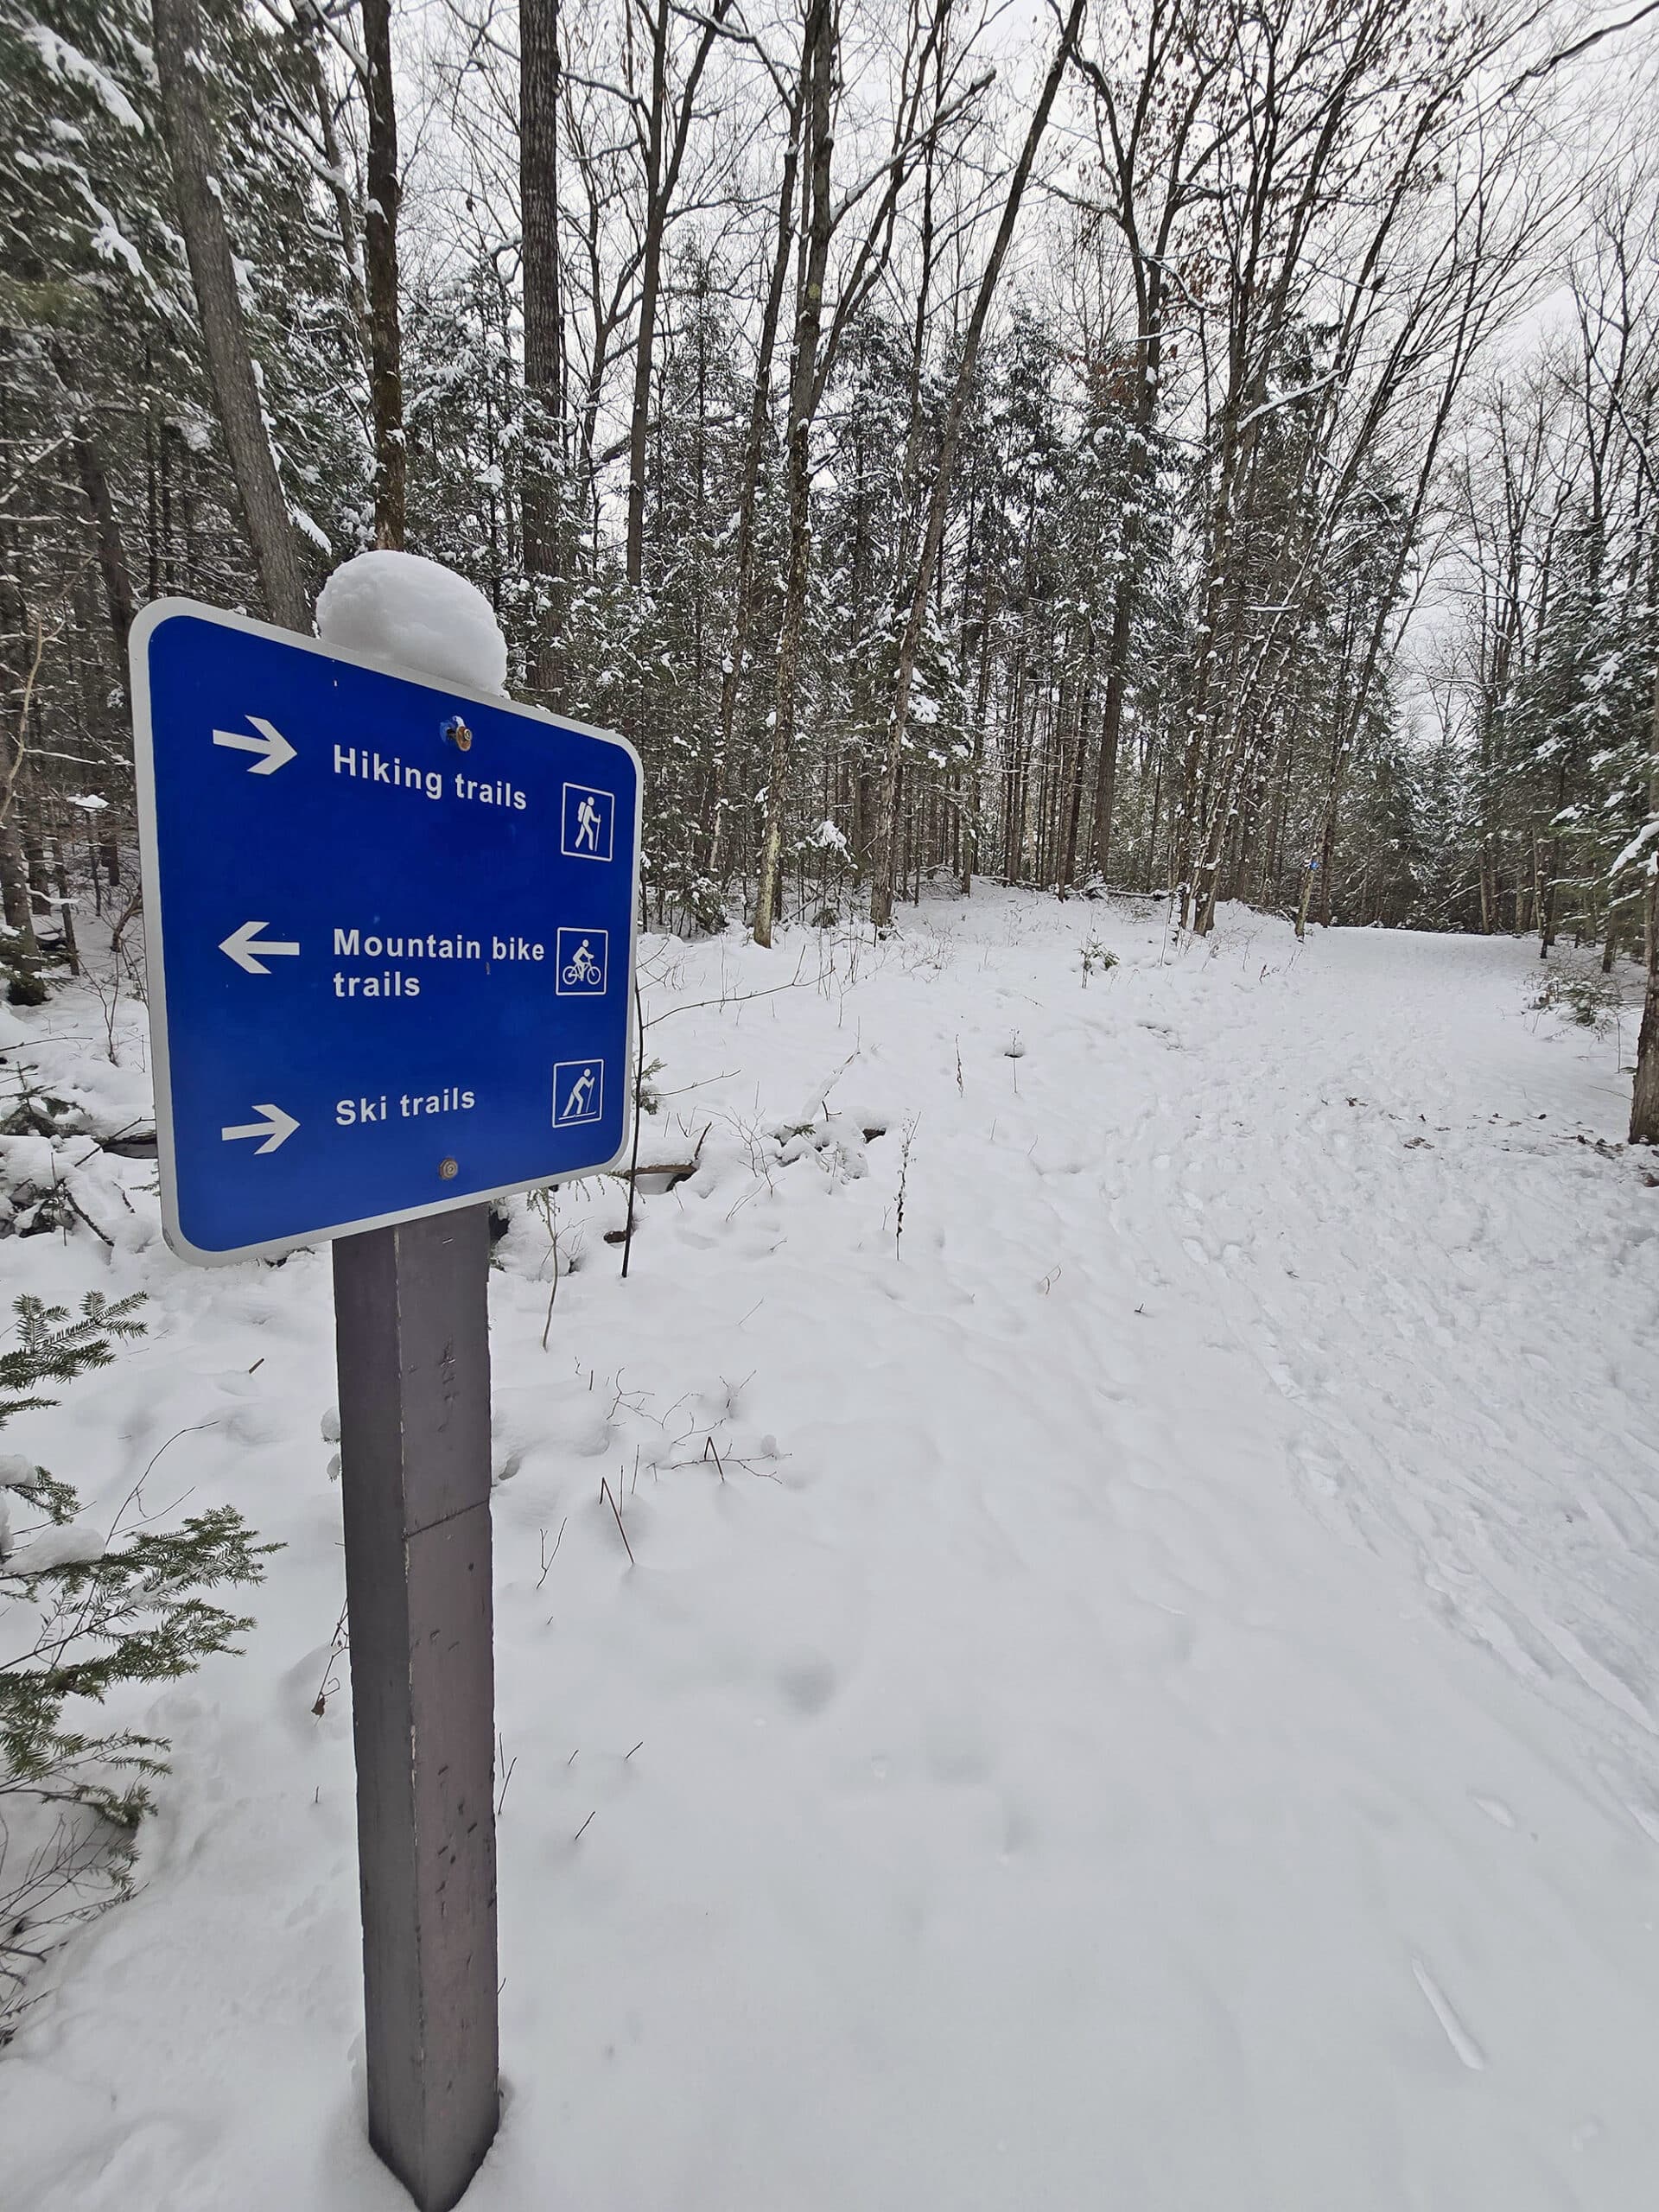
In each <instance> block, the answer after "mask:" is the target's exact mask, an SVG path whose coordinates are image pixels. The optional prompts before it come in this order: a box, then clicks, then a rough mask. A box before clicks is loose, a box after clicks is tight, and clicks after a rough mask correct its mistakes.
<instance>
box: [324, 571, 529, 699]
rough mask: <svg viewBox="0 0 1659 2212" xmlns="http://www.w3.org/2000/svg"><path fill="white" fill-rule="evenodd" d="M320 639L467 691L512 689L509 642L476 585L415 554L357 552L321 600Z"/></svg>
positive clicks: (343, 649)
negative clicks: (508, 652) (455, 685)
mask: <svg viewBox="0 0 1659 2212" xmlns="http://www.w3.org/2000/svg"><path fill="white" fill-rule="evenodd" d="M317 635H318V636H319V637H320V638H321V639H322V641H323V643H324V645H338V646H339V647H340V651H341V652H348V653H367V654H369V655H370V656H371V657H372V658H373V659H375V660H384V661H390V662H391V663H392V664H393V665H394V666H396V667H397V668H405V669H408V670H410V671H411V672H412V673H414V674H416V675H420V676H427V677H432V678H433V679H434V680H435V682H437V683H459V684H461V685H463V686H464V687H465V688H466V689H467V690H470V691H499V692H503V693H505V690H506V688H507V641H506V639H505V638H504V637H503V636H502V634H501V626H500V624H499V622H498V621H497V620H496V619H495V613H494V610H493V608H492V607H491V605H490V602H489V601H488V600H487V599H486V598H485V596H484V594H483V593H482V592H481V591H480V590H479V588H478V587H477V586H476V585H475V584H469V583H468V582H467V579H466V577H465V576H458V575H456V574H455V572H454V569H446V568H444V567H443V566H442V564H441V563H438V562H436V561H428V560H426V559H424V558H423V556H422V555H420V554H418V553H359V555H358V556H357V557H356V558H355V559H354V560H351V561H346V562H342V563H341V564H340V567H339V568H338V569H335V570H334V574H333V575H332V576H330V577H329V579H328V581H327V583H326V584H324V586H323V588H322V589H321V593H320V594H318V597H317Z"/></svg>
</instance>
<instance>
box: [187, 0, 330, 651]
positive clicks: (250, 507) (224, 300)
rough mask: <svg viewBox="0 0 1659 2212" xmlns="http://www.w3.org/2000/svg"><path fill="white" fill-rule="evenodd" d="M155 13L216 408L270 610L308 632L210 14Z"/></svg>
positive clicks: (191, 9)
mask: <svg viewBox="0 0 1659 2212" xmlns="http://www.w3.org/2000/svg"><path fill="white" fill-rule="evenodd" d="M153 16H154V23H155V32H156V74H157V77H158V78H159V79H160V84H161V93H162V127H163V130H164V131H165V133H166V137H167V150H168V160H169V162H170V163H171V165H172V170H173V190H174V197H175V200H176V202H177V206H178V211H179V228H180V230H181V232H182V233H183V237H184V250H185V255H186V257H187V258H188V262H189V264H190V276H191V280H192V282H193V283H194V287H195V294H196V307H197V310H198V313H199V314H200V318H201V337H202V347H203V351H204V352H205V353H206V355H207V374H208V379H209V381H210V383H211V385H212V386H213V404H214V406H215V408H216V410H217V411H218V415H219V427H220V429H221V430H222V431H223V433H224V436H225V443H226V447H227V448H228V449H229V452H230V456H231V467H232V471H233V473H234V474H235V477H236V484H237V490H238V493H240V495H241V500H242V508H243V512H244V514H245V517H246V518H247V525H248V537H249V542H250V543H251V546H252V549H253V557H254V563H255V566H256V567H257V569H258V572H259V582H260V585H261V588H262V589H263V591H264V599H265V606H266V608H267V610H268V611H269V613H270V616H271V619H272V620H274V621H276V622H277V623H279V624H281V625H282V626H283V627H284V628H285V629H289V630H308V629H309V628H310V626H311V621H310V607H309V602H308V594H307V592H306V588H305V581H304V577H303V575H302V571H301V568H300V558H299V548H298V546H297V544H296V540H295V533H294V528H293V524H291V522H290V521H289V512H288V501H287V499H286V498H285V497H284V495H283V486H282V481H281V479H280V478H279V477H278V475H277V461H276V457H275V455H274V454H272V452H271V449H270V432H269V430H268V429H267V428H266V424H265V418H264V410H263V409H262V407H261V405H260V401H259V385H258V380H257V378H256V376H255V374H254V366H253V355H252V353H251V349H250V347H249V345H248V334H247V327H246V325H245V322H244V321H243V317H242V302H241V298H240V296H239V294H238V290H237V283H236V265H235V263H234V261H233V260H232V254H231V242H230V239H229V238H228V236H227V235H226V229H225V211H224V207H223V205H222V203H221V201H220V199H219V190H218V180H217V177H216V175H215V174H214V170H215V162H214V156H213V137H212V133H211V131H210V130H209V128H208V124H207V108H206V106H205V105H204V103H203V100H202V97H201V88H200V84H199V82H198V79H197V70H198V68H199V67H200V59H199V57H200V48H201V44H202V30H201V17H200V11H199V10H198V8H197V5H196V0H153Z"/></svg>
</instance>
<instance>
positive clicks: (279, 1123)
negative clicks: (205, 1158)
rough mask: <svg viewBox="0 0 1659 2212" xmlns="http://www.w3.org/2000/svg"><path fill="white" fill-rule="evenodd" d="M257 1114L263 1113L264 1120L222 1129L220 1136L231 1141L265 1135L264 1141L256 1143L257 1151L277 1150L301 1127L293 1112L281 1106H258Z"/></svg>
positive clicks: (227, 1141) (256, 1108) (255, 1148)
mask: <svg viewBox="0 0 1659 2212" xmlns="http://www.w3.org/2000/svg"><path fill="white" fill-rule="evenodd" d="M253 1110H254V1112H255V1113H256V1114H263V1115H264V1117H265V1118H264V1121H263V1122H243V1123H242V1124H241V1126H240V1127H239V1128H234V1129H221V1130H220V1131H219V1135H220V1137H221V1138H222V1139H223V1140H224V1141H226V1143H229V1142H230V1141H232V1139H234V1138H237V1137H263V1138H264V1143H263V1144H260V1145H256V1146H255V1147H254V1150H255V1151H256V1152H275V1151H276V1149H277V1146H278V1145H279V1144H286V1143H287V1142H288V1141H289V1137H291V1136H292V1135H293V1134H294V1132H295V1130H296V1129H297V1128H299V1126H300V1125H299V1123H298V1122H296V1120H295V1118H294V1116H292V1115H291V1114H284V1113H283V1109H282V1108H281V1107H280V1106H256V1107H255V1108H254V1109H253Z"/></svg>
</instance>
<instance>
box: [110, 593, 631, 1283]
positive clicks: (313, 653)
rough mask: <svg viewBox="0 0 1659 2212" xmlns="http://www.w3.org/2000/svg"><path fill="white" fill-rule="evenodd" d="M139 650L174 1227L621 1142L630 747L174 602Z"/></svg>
mask: <svg viewBox="0 0 1659 2212" xmlns="http://www.w3.org/2000/svg"><path fill="white" fill-rule="evenodd" d="M131 652H132V692H133V719H134V736H135V741H136V749H137V767H138V801H139V831H140V839H141V843H142V848H143V878H144V912H145V927H146V933H147V940H148V948H149V1003H150V1022H151V1030H152V1035H153V1038H154V1046H155V1059H156V1091H157V1098H156V1121H157V1134H158V1136H159V1138H160V1141H161V1167H162V1205H163V1217H164V1220H165V1223H166V1229H167V1236H168V1243H170V1244H171V1245H172V1247H173V1249H175V1251H176V1252H178V1253H179V1254H180V1255H181V1256H182V1257H183V1258H186V1259H188V1260H193V1261H196V1262H202V1263H204V1264H210V1265H211V1264H215V1263H217V1262H222V1261H227V1260H233V1259H238V1258H243V1257H245V1256H247V1255H251V1254H255V1253H270V1252H277V1251H283V1250H286V1249H289V1248H291V1247H292V1246H294V1245H296V1244H301V1243H308V1242H311V1241H314V1240H315V1239H317V1238H320V1237H327V1236H343V1235H346V1234H349V1233H353V1232H355V1231H357V1230H365V1229H372V1228H377V1227H379V1226H382V1225H384V1224H386V1223H389V1222H394V1221H406V1220H410V1219H412V1218H413V1217H416V1215H419V1214H425V1213H436V1212H442V1211H447V1210H448V1208H450V1207H454V1206H461V1205H476V1204H477V1203H478V1202H479V1200H480V1199H482V1198H493V1197H497V1196H499V1195H502V1194H503V1193H505V1192H509V1191H515V1190H524V1189H527V1188H530V1187H531V1186H533V1185H537V1184H540V1183H547V1182H551V1181H554V1180H556V1179H558V1178H560V1177H562V1176H569V1175H580V1174H586V1173H593V1172H594V1171H595V1170H597V1169H602V1168H606V1167H610V1166H615V1165H616V1164H618V1162H619V1161H620V1159H621V1158H622V1156H623V1155H624V1154H625V1152H626V1139H627V1127H626V1123H627V1116H628V1110H629V1107H630V1103H631V1100H632V1082H631V1080H630V1070H631V1066H632V1027H631V1021H630V1014H631V1008H632V979H633V948H634V932H635V926H636V919H637V914H638V908H639V811H640V769H639V756H638V754H637V753H635V752H634V750H633V748H632V746H630V745H629V744H628V743H627V742H626V740H625V739H622V738H620V737H618V736H616V735H614V734H612V733H610V732H608V731H606V730H600V729H593V728H588V726H587V725H586V724H583V723H581V722H575V721H564V720H562V719H560V718H557V717H556V716H554V715H549V714H547V713H545V712H543V710H541V709H537V708H531V707H519V706H514V705H512V704H511V703H510V702H507V701H506V700H505V699H501V698H492V697H489V696H486V695H483V694H480V693H477V692H474V691H470V690H467V689H465V688H464V687H455V686H449V685H445V684H441V683H435V681H434V680H433V679H432V678H430V677H427V676H424V675H420V674H417V673H415V672H413V671H408V672H404V671H398V670H397V669H395V668H391V667H389V666H387V665H385V664H383V663H381V662H378V661H375V660H372V659H369V658H365V657H363V656H361V655H359V654H354V653H351V652H341V651H340V650H339V649H338V648H337V647H333V646H329V645H323V644H321V643H320V642H319V641H317V640H316V639H307V638H301V637H298V636H296V635H295V634H294V633H293V632H289V631H286V630H276V629H272V628H270V627H269V626H267V625H265V624H264V623H260V622H254V621H251V620H248V619H247V618H246V617H245V616H242V615H235V614H227V613H222V612H221V611H219V609H217V608H213V607H202V606H198V605H197V604H195V603H194V601H188V600H177V599H170V600H159V601H156V602H154V603H153V604H152V605H151V606H149V607H147V608H146V609H145V610H144V612H143V613H142V614H141V615H140V617H139V619H138V620H137V623H136V624H135V626H134V628H133V632H132V645H131ZM463 734H464V736H465V740H466V742H465V744H464V745H463V744H462V743H461V738H462V735H463ZM550 1097H551V1099H552V1110H551V1111H550V1109H549V1100H550Z"/></svg>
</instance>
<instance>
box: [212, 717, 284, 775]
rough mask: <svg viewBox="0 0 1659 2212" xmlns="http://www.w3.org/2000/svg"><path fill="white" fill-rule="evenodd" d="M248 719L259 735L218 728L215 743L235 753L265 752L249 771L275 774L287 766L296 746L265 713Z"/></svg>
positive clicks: (250, 772)
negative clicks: (266, 717)
mask: <svg viewBox="0 0 1659 2212" xmlns="http://www.w3.org/2000/svg"><path fill="white" fill-rule="evenodd" d="M247 720H248V721H251V723H252V724H253V726H254V728H255V729H257V731H258V733H259V734H258V736H257V737H250V736H248V735H247V734H246V732H245V731H243V730H239V729H216V730H215V731H214V732H213V743H214V744H215V745H228V746H229V747H230V748H231V750H232V752H233V753H263V754H264V759H263V760H256V761H255V762H254V764H253V766H252V767H251V768H250V769H249V771H248V773H249V774H250V775H251V776H274V775H275V774H276V772H277V770H278V769H279V768H285V767H286V766H288V764H289V761H290V760H292V759H293V758H294V747H292V746H291V745H290V744H289V741H288V740H287V739H286V738H285V737H284V736H283V733H282V732H281V730H279V729H276V728H273V727H272V726H271V724H270V722H268V721H265V719H264V716H263V715H248V717H247Z"/></svg>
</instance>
